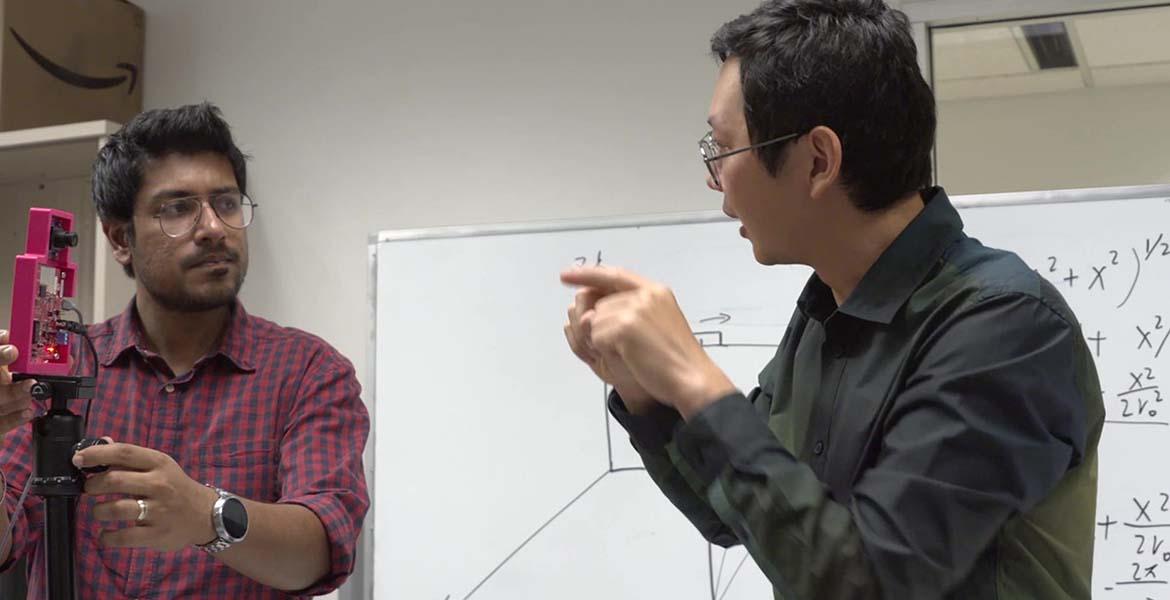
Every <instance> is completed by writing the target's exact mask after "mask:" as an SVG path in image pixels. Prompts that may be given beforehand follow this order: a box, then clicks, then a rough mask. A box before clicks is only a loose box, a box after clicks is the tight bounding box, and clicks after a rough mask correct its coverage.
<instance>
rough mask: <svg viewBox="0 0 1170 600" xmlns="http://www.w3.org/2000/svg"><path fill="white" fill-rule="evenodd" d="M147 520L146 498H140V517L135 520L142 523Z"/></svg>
mask: <svg viewBox="0 0 1170 600" xmlns="http://www.w3.org/2000/svg"><path fill="white" fill-rule="evenodd" d="M145 520H146V500H143V499H142V498H139V499H138V518H137V519H135V521H137V522H139V523H141V522H143V521H145Z"/></svg>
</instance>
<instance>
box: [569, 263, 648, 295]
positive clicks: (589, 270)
mask: <svg viewBox="0 0 1170 600" xmlns="http://www.w3.org/2000/svg"><path fill="white" fill-rule="evenodd" d="M561 283H564V284H566V285H575V286H583V287H592V288H598V289H601V290H605V291H608V292H625V291H629V290H633V289H637V288H639V287H642V286H644V285H646V284H647V281H646V280H645V279H642V278H641V277H639V276H637V275H635V274H634V273H631V272H629V271H627V270H625V269H621V268H618V267H607V266H600V267H577V268H573V269H566V270H564V271H561Z"/></svg>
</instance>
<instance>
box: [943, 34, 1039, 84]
mask: <svg viewBox="0 0 1170 600" xmlns="http://www.w3.org/2000/svg"><path fill="white" fill-rule="evenodd" d="M1013 30H1014V28H1013V27H1005V26H997V27H979V28H971V29H944V30H940V31H936V32H935V36H934V69H935V72H934V77H935V80H936V81H946V80H952V79H969V78H973V77H990V76H996V75H1018V74H1023V73H1027V72H1029V71H1030V68H1029V66H1028V61H1027V60H1026V59H1025V58H1024V53H1023V51H1022V50H1021V48H1020V44H1019V43H1018V42H1017V41H1016V35H1015V32H1014V31H1013Z"/></svg>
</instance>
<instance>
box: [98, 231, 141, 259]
mask: <svg viewBox="0 0 1170 600" xmlns="http://www.w3.org/2000/svg"><path fill="white" fill-rule="evenodd" d="M102 231H103V232H105V234H106V239H107V240H109V241H110V247H111V248H113V249H114V260H116V261H118V264H120V265H122V266H123V267H129V266H130V262H131V256H132V253H131V247H132V246H133V245H134V223H132V222H130V221H102Z"/></svg>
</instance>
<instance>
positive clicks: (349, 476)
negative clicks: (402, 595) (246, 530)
mask: <svg viewBox="0 0 1170 600" xmlns="http://www.w3.org/2000/svg"><path fill="white" fill-rule="evenodd" d="M369 431H370V420H369V414H368V412H367V411H366V408H365V405H364V404H363V403H362V400H361V386H360V385H359V384H358V382H357V378H356V377H355V375H354V370H353V365H352V364H350V362H349V361H348V360H346V359H345V358H344V357H342V356H341V355H340V354H337V353H336V352H335V351H333V350H332V349H324V350H322V351H321V352H320V353H319V354H318V355H317V356H315V357H314V358H313V360H312V361H311V363H310V366H309V368H308V370H307V371H306V374H305V377H304V379H303V384H302V386H301V390H300V393H299V396H298V399H297V402H296V405H295V406H294V413H293V416H292V418H291V419H290V421H289V426H288V428H287V429H286V431H285V432H284V436H283V439H282V440H281V446H280V450H281V460H280V481H281V497H280V499H279V502H280V503H286V504H298V505H301V506H304V507H306V508H308V509H309V510H311V511H313V513H314V514H315V515H316V516H317V518H318V519H319V520H320V521H321V525H322V526H323V527H324V529H325V535H326V536H327V538H328V542H329V557H330V565H331V566H330V571H329V573H328V574H327V575H325V576H324V577H322V578H321V579H320V580H319V581H317V582H316V583H314V584H313V585H312V586H311V587H309V588H307V589H305V590H301V591H300V592H298V594H299V595H307V596H315V595H321V594H325V593H328V592H330V591H332V590H334V589H336V588H338V587H339V586H340V585H341V584H342V583H344V582H345V580H346V578H348V577H349V575H350V574H351V573H352V572H353V569H354V563H355V559H356V556H355V553H356V548H357V538H358V534H359V533H360V532H361V529H362V521H363V519H364V518H365V515H366V511H367V510H368V508H369V505H370V499H369V495H368V492H367V489H366V479H365V473H364V472H363V465H362V451H363V450H364V448H365V445H366V439H367V436H368V435H369Z"/></svg>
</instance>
